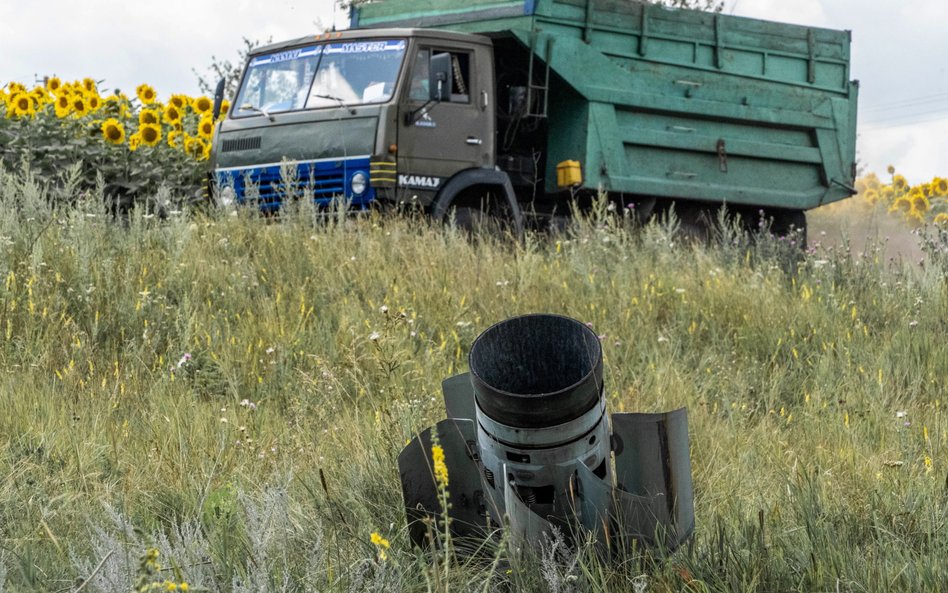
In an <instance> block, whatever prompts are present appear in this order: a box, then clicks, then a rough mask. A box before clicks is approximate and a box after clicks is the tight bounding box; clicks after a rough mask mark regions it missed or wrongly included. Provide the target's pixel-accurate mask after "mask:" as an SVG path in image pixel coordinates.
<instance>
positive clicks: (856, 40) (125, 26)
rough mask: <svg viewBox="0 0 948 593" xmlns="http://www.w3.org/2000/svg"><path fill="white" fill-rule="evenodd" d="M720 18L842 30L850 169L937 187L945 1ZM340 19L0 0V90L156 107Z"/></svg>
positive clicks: (740, 7)
mask: <svg viewBox="0 0 948 593" xmlns="http://www.w3.org/2000/svg"><path fill="white" fill-rule="evenodd" d="M727 7H728V8H727V9H726V12H730V13H732V14H736V15H741V16H751V17H755V18H765V19H771V20H776V21H783V22H791V23H798V24H805V25H812V26H820V27H829V28H833V29H849V30H851V31H853V49H852V58H853V65H852V72H853V76H854V77H855V78H857V79H859V80H860V82H861V93H860V101H859V109H860V117H859V120H860V121H859V141H858V150H859V158H860V161H861V162H862V163H863V164H864V165H865V167H866V168H867V169H868V170H873V171H877V172H879V173H880V174H884V172H885V168H886V166H887V165H889V164H892V165H894V166H895V167H896V168H898V169H899V170H900V171H902V172H904V173H905V174H906V175H907V176H908V178H909V180H910V181H912V182H921V181H927V180H929V179H931V178H932V177H933V176H935V175H942V176H948V76H946V66H945V62H946V60H948V58H946V55H945V54H946V52H945V49H946V48H948V29H946V23H948V1H946V0H900V1H899V2H891V1H887V0H789V1H788V0H728V1H727ZM334 18H335V22H336V23H338V24H340V26H342V24H343V23H345V22H346V18H345V15H343V14H341V13H339V11H337V10H334V5H333V2H332V1H331V0H308V1H302V0H270V1H269V2H260V1H251V0H227V1H223V0H163V1H162V2H141V1H134V0H131V1H125V2H118V1H115V0H81V1H79V2H77V1H75V0H45V1H42V2H39V1H37V2H15V1H14V0H0V84H2V83H4V82H6V81H9V80H17V81H20V82H23V83H26V84H31V83H32V82H33V81H34V77H36V76H38V77H40V78H42V76H43V75H44V74H56V75H58V76H60V77H62V78H64V79H75V78H83V77H86V76H91V77H93V78H95V79H97V80H104V83H103V86H104V87H106V88H109V89H112V88H120V89H122V90H125V91H127V92H131V91H133V90H134V87H135V86H136V85H138V84H139V83H141V82H148V83H150V84H152V85H153V86H154V87H155V88H156V89H157V90H158V93H159V95H160V96H161V97H162V98H164V97H167V95H169V94H171V93H173V92H185V93H189V94H193V93H197V79H196V77H195V75H194V73H193V72H192V68H196V69H198V70H200V71H204V70H206V68H207V66H208V65H209V64H210V63H211V59H212V56H218V57H222V58H227V59H233V58H234V57H235V56H236V52H237V49H238V48H239V47H240V46H241V45H242V42H241V39H242V38H243V37H248V38H250V39H255V40H266V39H268V38H271V37H272V38H273V40H274V41H279V40H283V39H289V38H293V37H299V36H302V35H308V34H311V33H316V32H321V31H323V30H324V29H326V28H327V27H329V26H331V25H332V24H333V22H334Z"/></svg>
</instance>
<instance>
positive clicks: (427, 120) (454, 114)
mask: <svg viewBox="0 0 948 593" xmlns="http://www.w3.org/2000/svg"><path fill="white" fill-rule="evenodd" d="M444 54H448V55H450V60H451V77H452V80H451V95H450V99H449V100H446V101H439V102H431V101H430V99H429V97H430V94H429V91H428V87H429V65H430V61H431V58H432V57H433V56H437V55H442V57H443V56H444ZM478 58H480V60H479V59H478ZM478 67H480V68H482V71H481V72H478V70H477V68H478ZM490 70H491V68H490V62H489V60H488V57H487V55H486V50H485V51H483V52H476V51H475V50H474V49H473V48H472V49H458V48H454V49H444V48H439V47H437V46H425V45H421V46H420V47H419V48H418V49H417V50H416V52H415V55H414V56H413V59H412V62H411V73H410V78H409V85H408V88H407V89H405V90H404V92H403V93H402V101H401V104H400V108H399V111H400V118H399V119H400V121H399V134H398V155H399V166H398V172H399V176H398V186H399V189H400V190H401V191H400V193H401V194H402V195H418V197H419V198H422V197H425V198H427V199H430V198H431V197H433V195H434V193H436V192H437V189H438V187H440V186H441V185H443V184H444V183H445V182H446V181H447V180H448V179H450V178H451V176H452V175H454V174H455V173H457V172H458V171H462V170H464V169H470V168H472V167H485V166H491V165H492V164H493V155H494V118H493V116H492V112H493V110H492V109H490V102H491V99H492V97H491V95H493V84H492V83H491V81H490V79H489V78H485V76H489V75H490Z"/></svg>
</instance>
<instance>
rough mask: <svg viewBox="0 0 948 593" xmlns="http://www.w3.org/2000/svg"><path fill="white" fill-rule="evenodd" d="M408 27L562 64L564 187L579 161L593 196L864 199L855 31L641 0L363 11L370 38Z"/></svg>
mask: <svg viewBox="0 0 948 593" xmlns="http://www.w3.org/2000/svg"><path fill="white" fill-rule="evenodd" d="M400 26H406V27H409V26H410V27H433V28H444V29H451V30H456V31H463V32H470V33H480V34H486V35H489V36H491V37H492V38H494V39H495V40H498V39H508V40H509V39H510V38H511V37H512V38H515V39H516V40H518V42H519V45H521V46H522V47H523V49H524V50H529V51H532V52H533V55H534V56H535V61H536V62H537V64H538V65H540V66H539V67H541V68H543V69H546V68H547V66H548V67H549V70H550V79H549V83H548V87H549V91H548V92H546V93H545V97H543V102H544V104H545V108H544V109H543V114H544V115H546V116H547V118H548V125H549V134H548V146H547V159H546V162H547V174H546V179H547V180H548V182H547V183H548V184H549V183H555V166H556V163H558V162H560V161H564V160H567V159H572V160H578V161H580V162H581V163H582V169H583V176H584V178H583V185H584V186H586V187H589V188H603V189H605V190H608V191H613V192H622V193H628V194H636V195H651V196H659V197H668V198H688V199H694V200H701V201H709V202H727V203H732V204H742V205H759V206H769V207H778V208H793V209H804V210H805V209H809V208H814V207H816V206H819V205H821V204H825V203H828V202H832V201H835V200H839V199H842V198H844V197H847V196H849V195H850V194H851V193H852V190H851V189H850V188H851V187H852V185H853V181H854V175H855V165H854V163H855V144H856V101H857V95H858V84H857V83H855V82H851V81H850V71H849V62H850V50H849V47H850V34H849V32H848V31H834V30H828V29H818V28H811V27H804V26H797V25H788V24H782V23H775V22H769V21H761V20H756V19H749V18H742V17H735V16H729V15H724V14H714V13H706V12H700V11H693V10H675V9H667V8H664V7H661V6H657V5H649V4H643V3H638V2H634V1H629V0H626V1H614V0H519V1H507V2H496V1H494V2H491V1H486V0H438V1H433V0H385V1H383V2H378V3H369V4H365V5H363V6H362V7H361V8H360V9H358V10H357V11H354V13H353V27H354V28H366V27H400ZM495 43H496V42H495ZM534 79H536V76H535V77H534ZM531 92H537V93H544V91H543V90H542V89H535V90H533V91H531ZM548 189H550V188H549V185H548Z"/></svg>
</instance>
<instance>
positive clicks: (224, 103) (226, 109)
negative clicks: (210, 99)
mask: <svg viewBox="0 0 948 593" xmlns="http://www.w3.org/2000/svg"><path fill="white" fill-rule="evenodd" d="M229 111H230V101H228V100H227V99H224V100H223V101H221V117H224V116H225V115H227V113H228V112H229Z"/></svg>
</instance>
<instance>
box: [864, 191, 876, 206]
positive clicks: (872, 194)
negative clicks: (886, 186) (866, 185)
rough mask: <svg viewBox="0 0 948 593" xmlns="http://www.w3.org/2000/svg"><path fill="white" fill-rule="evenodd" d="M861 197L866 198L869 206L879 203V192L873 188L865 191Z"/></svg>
mask: <svg viewBox="0 0 948 593" xmlns="http://www.w3.org/2000/svg"><path fill="white" fill-rule="evenodd" d="M863 196H864V197H865V198H866V201H868V202H869V203H870V204H873V205H875V204H877V203H878V202H879V192H878V191H876V190H875V189H874V188H872V189H868V190H866V193H865V194H863Z"/></svg>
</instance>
